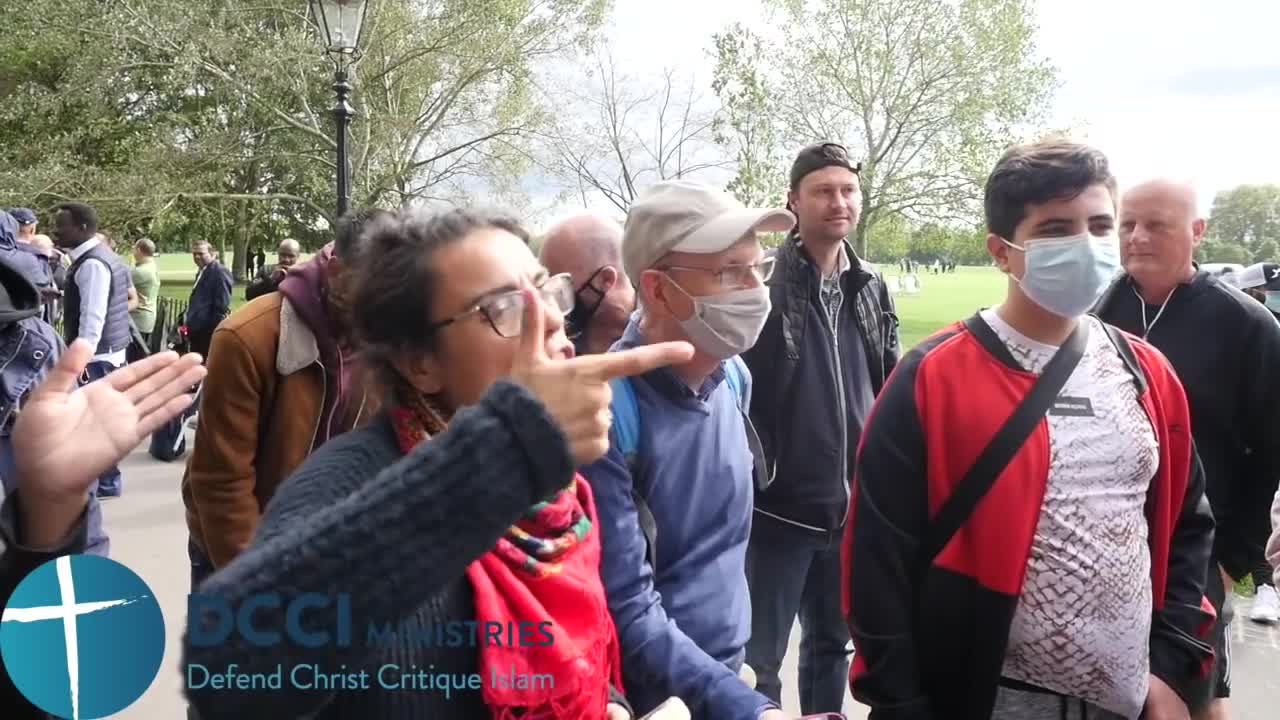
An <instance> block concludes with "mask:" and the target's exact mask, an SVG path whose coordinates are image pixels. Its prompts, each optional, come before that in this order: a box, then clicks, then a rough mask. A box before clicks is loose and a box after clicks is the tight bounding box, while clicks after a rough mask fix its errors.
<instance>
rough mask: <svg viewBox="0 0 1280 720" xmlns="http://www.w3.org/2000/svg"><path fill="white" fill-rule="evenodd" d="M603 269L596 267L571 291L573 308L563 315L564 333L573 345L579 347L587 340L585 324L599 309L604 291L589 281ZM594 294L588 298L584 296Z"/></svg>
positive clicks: (586, 324)
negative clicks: (585, 279) (584, 280)
mask: <svg viewBox="0 0 1280 720" xmlns="http://www.w3.org/2000/svg"><path fill="white" fill-rule="evenodd" d="M601 270H604V268H603V267H601V268H597V269H596V271H595V272H593V273H591V276H590V277H588V278H587V281H586V282H584V283H582V285H580V286H579V287H578V289H577V290H575V291H574V293H573V309H572V310H570V311H569V314H568V315H566V316H565V318H564V322H565V334H566V335H568V336H569V339H570V340H572V341H573V344H574V347H575V348H578V349H581V348H582V347H583V346H584V345H585V343H586V340H587V326H588V325H590V323H591V318H592V317H593V316H594V315H595V314H596V311H597V310H599V309H600V303H602V302H604V291H603V290H601V289H600V288H598V287H596V286H595V285H592V284H591V283H592V282H593V281H594V280H595V279H596V276H597V275H599V274H600V271H601ZM587 295H591V296H594V297H592V298H591V299H588V298H587V297H586V296H587Z"/></svg>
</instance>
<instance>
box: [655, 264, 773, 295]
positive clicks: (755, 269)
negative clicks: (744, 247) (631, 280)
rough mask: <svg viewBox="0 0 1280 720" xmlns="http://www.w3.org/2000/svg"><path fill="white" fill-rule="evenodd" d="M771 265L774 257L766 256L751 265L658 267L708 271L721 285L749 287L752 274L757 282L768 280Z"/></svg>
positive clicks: (771, 272) (770, 274)
mask: <svg viewBox="0 0 1280 720" xmlns="http://www.w3.org/2000/svg"><path fill="white" fill-rule="evenodd" d="M773 266H774V259H773V258H771V257H768V258H765V259H763V260H761V261H760V262H758V263H753V264H751V265H730V266H728V267H724V268H719V269H714V270H713V269H711V268H700V267H687V266H683V265H668V266H666V267H664V268H659V269H661V270H681V271H684V272H701V273H709V274H711V275H713V276H714V277H715V279H716V282H718V283H719V284H720V286H721V287H727V288H744V287H749V286H750V285H751V284H752V283H751V281H752V276H754V277H755V279H756V280H758V281H759V282H762V283H765V282H769V278H771V277H773Z"/></svg>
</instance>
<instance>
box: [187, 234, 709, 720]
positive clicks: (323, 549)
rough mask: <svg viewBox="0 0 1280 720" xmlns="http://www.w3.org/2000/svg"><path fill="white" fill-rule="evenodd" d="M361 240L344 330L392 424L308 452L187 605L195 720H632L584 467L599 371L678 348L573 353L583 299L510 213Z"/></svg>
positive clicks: (640, 365)
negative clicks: (581, 473) (253, 529)
mask: <svg viewBox="0 0 1280 720" xmlns="http://www.w3.org/2000/svg"><path fill="white" fill-rule="evenodd" d="M369 232H370V236H369V238H368V239H367V242H366V243H365V248H366V250H365V251H364V253H363V258H362V261H361V263H360V265H359V266H358V268H357V270H356V280H355V288H356V289H355V293H354V298H353V299H354V303H353V306H354V308H355V310H354V325H355V330H356V333H357V337H358V338H359V341H360V343H361V352H362V353H363V357H364V358H365V362H366V364H367V365H368V366H369V367H371V368H373V369H374V370H375V371H376V377H375V379H374V381H375V382H377V383H378V385H379V387H380V389H381V390H383V391H384V392H385V395H386V402H385V403H384V405H383V407H384V408H385V409H384V411H383V412H382V413H381V414H380V415H379V416H377V417H376V418H375V419H373V420H372V421H371V422H370V424H368V425H367V426H365V427H363V428H360V429H357V430H354V431H352V432H350V433H348V434H346V435H344V436H341V437H339V438H337V439H334V440H332V441H330V442H328V443H326V444H325V445H324V447H322V448H320V450H318V451H317V452H316V453H315V454H313V455H312V456H311V457H310V458H308V460H307V462H306V463H305V464H304V465H303V466H302V467H301V468H300V469H299V470H298V471H297V472H296V473H295V474H294V475H293V476H292V477H291V478H289V480H287V481H286V482H285V484H284V485H283V486H282V487H281V489H280V490H279V491H278V492H277V494H276V496H275V497H274V498H273V500H272V502H271V504H270V505H269V506H268V507H267V509H266V513H265V515H264V518H263V522H262V525H261V527H260V528H259V529H258V532H257V535H256V537H255V539H254V543H253V545H252V546H251V547H250V549H249V550H247V551H246V552H245V553H243V554H242V555H241V556H239V557H238V558H237V559H236V560H235V561H234V562H233V563H232V564H230V565H229V566H227V567H226V568H224V569H223V570H222V571H220V572H218V573H217V574H215V575H214V576H213V577H211V578H210V579H209V580H208V581H207V582H206V583H205V584H204V585H203V586H202V587H201V596H214V597H213V598H208V597H203V598H202V597H196V598H194V599H193V600H192V602H191V607H190V610H189V614H190V615H191V616H192V618H191V619H189V621H188V622H189V623H190V625H189V628H188V635H187V638H186V657H185V663H184V666H183V672H184V675H185V680H186V686H187V688H188V695H189V696H190V698H191V699H192V701H193V702H194V704H195V705H196V707H197V708H198V711H199V714H200V716H201V717H203V718H206V720H208V719H210V718H217V717H240V718H243V717H254V718H257V717H263V718H266V717H270V718H297V717H308V718H359V719H360V720H363V719H364V718H379V719H380V720H381V719H383V718H392V719H395V718H406V719H408V718H431V719H432V720H441V719H444V720H447V719H449V718H477V717H493V718H501V719H503V720H511V719H514V718H524V719H528V720H540V719H543V718H546V719H551V718H568V719H584V720H601V719H603V718H606V717H607V718H625V717H627V716H628V715H627V713H626V711H625V710H624V709H623V707H622V706H621V705H619V704H617V703H620V702H621V698H620V696H619V695H617V694H616V689H617V688H618V687H619V685H620V683H619V680H618V679H619V674H620V667H619V659H618V643H617V636H616V632H615V630H614V627H613V622H612V620H611V618H610V616H609V611H608V607H607V604H606V600H605V594H604V589H603V586H602V584H601V581H600V577H599V565H600V541H599V532H598V530H597V527H596V525H597V521H596V515H595V506H594V503H593V500H592V494H591V489H590V487H589V486H588V485H587V483H586V482H585V481H584V480H582V478H580V477H578V476H577V475H576V473H575V471H574V468H575V467H577V466H578V465H581V464H584V463H586V462H589V461H591V460H594V459H595V458H597V457H599V456H600V455H602V454H603V453H604V452H605V450H606V449H607V446H608V428H609V423H610V421H611V418H610V416H609V412H608V403H609V391H608V386H607V383H608V380H609V379H610V378H613V377H619V376H623V375H632V374H637V373H642V372H647V371H648V370H651V369H653V368H655V367H660V366H663V365H668V364H671V363H679V362H685V361H687V360H688V358H689V357H690V356H691V355H692V348H691V347H690V346H688V345H687V344H685V343H669V344H666V345H663V346H649V347H647V348H641V349H638V350H637V351H636V352H631V353H614V354H609V355H600V356H592V357H583V358H574V352H573V346H572V344H571V343H570V342H569V341H568V339H567V338H566V337H565V335H564V329H563V316H564V314H565V313H566V312H568V311H569V310H570V309H571V308H572V304H573V286H572V284H571V282H570V280H569V278H568V276H567V275H555V276H552V275H548V273H547V272H546V270H545V269H544V268H542V266H540V265H539V264H538V262H537V260H536V259H535V258H534V256H533V254H532V253H531V252H530V251H529V249H528V247H527V244H526V243H527V239H528V236H527V235H526V233H525V232H524V231H523V230H522V229H521V228H520V227H519V226H518V225H517V224H516V223H515V222H513V221H511V220H508V219H505V218H502V217H497V216H489V215H484V214H478V213H475V212H471V211H465V210H454V211H451V212H447V213H444V214H441V215H436V216H429V215H424V214H420V213H417V212H413V211H408V212H406V213H404V214H402V215H400V216H398V217H396V218H395V219H393V220H384V221H382V222H381V223H379V224H378V225H375V226H374V227H373V228H372V229H371V230H370V231H369ZM642 351H643V352H642ZM210 608H212V610H211V609H210ZM246 618H247V619H246ZM232 620H234V621H236V622H230V621H232ZM246 625H248V626H251V627H246Z"/></svg>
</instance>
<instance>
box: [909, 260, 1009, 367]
mask: <svg viewBox="0 0 1280 720" xmlns="http://www.w3.org/2000/svg"><path fill="white" fill-rule="evenodd" d="M885 273H886V275H888V276H893V275H897V274H899V273H898V270H897V268H896V267H893V266H889V267H886V268H885ZM918 277H919V278H920V284H921V291H920V293H919V294H916V295H907V294H905V293H901V294H899V295H897V296H895V297H894V302H895V303H897V309H898V320H899V322H900V323H901V334H902V347H903V349H904V350H907V349H910V348H912V347H915V345H916V344H917V343H919V342H920V341H921V340H923V339H925V338H926V337H928V336H929V335H932V334H933V333H934V332H936V331H937V330H938V329H939V328H942V327H943V326H945V325H948V324H950V323H953V322H955V321H957V320H962V319H964V318H966V317H969V316H970V315H972V314H973V312H974V311H975V310H977V309H978V308H982V307H990V306H992V305H995V304H997V303H999V302H1000V301H1001V300H1003V299H1004V293H1005V279H1004V275H1003V274H1001V273H1000V272H999V271H998V270H996V269H995V268H992V267H961V268H956V271H955V272H953V273H945V274H942V275H934V274H932V273H928V272H923V273H919V274H918Z"/></svg>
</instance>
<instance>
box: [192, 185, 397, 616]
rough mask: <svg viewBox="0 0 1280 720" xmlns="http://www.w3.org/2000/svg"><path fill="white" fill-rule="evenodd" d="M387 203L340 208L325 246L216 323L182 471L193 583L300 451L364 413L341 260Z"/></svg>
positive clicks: (253, 524) (241, 531)
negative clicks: (348, 210)
mask: <svg viewBox="0 0 1280 720" xmlns="http://www.w3.org/2000/svg"><path fill="white" fill-rule="evenodd" d="M386 214H387V213H386V212H385V211H382V210H366V211H360V212H358V213H356V214H353V215H348V216H346V217H343V218H342V219H340V220H339V221H338V225H337V232H336V238H335V240H334V242H333V243H332V244H331V245H330V246H329V247H326V248H325V250H323V251H321V252H320V253H319V254H318V255H317V256H316V257H315V258H314V259H313V260H311V261H310V262H307V263H305V264H302V265H298V266H296V267H294V268H291V269H290V270H289V273H288V275H287V276H286V277H285V278H284V280H283V281H282V282H281V283H280V286H279V288H278V290H277V291H276V292H273V293H269V294H267V295H263V296H262V297H259V298H257V299H255V300H253V301H252V302H250V303H249V304H247V305H245V306H244V307H242V308H240V309H239V310H237V311H236V312H235V313H233V314H232V315H231V316H230V317H229V318H227V319H226V320H225V321H223V322H222V324H221V325H219V326H218V329H217V330H216V331H215V332H214V334H213V340H212V343H211V346H210V347H211V349H210V352H209V357H210V362H209V366H208V367H209V375H208V378H207V379H206V380H205V383H204V387H203V389H202V391H201V401H200V424H199V426H198V427H197V429H196V437H195V447H194V448H193V450H192V453H191V458H190V460H189V462H188V464H187V471H186V474H185V475H184V477H183V480H182V501H183V504H185V505H186V507H187V529H188V531H189V532H190V542H189V543H188V552H189V554H190V556H191V586H192V589H193V590H194V589H195V588H196V586H198V585H199V584H200V582H201V581H203V580H204V578H205V577H207V576H208V575H210V574H211V573H212V572H213V571H215V570H217V569H218V568H221V567H223V566H225V565H226V564H227V563H229V562H231V561H232V560H233V559H234V558H235V557H236V555H238V554H240V552H241V551H243V550H244V549H245V547H247V546H248V545H249V541H250V540H251V539H252V538H253V533H254V531H255V530H256V529H257V527H258V521H259V519H261V517H262V512H263V509H264V508H265V507H266V505H267V502H268V501H269V500H271V496H272V495H273V494H274V493H275V491H276V488H277V487H279V486H280V483H282V482H283V481H284V480H285V478H287V477H289V475H290V474H291V473H292V472H293V471H294V470H295V469H297V467H298V466H299V465H301V464H302V461H303V460H305V459H306V457H307V456H308V455H309V454H311V453H312V452H313V451H314V450H315V449H316V448H318V447H320V446H321V445H322V444H324V443H325V442H326V441H327V440H329V439H330V438H333V437H335V436H337V435H340V434H341V433H344V432H346V431H348V430H350V429H351V428H352V427H354V426H355V425H356V424H357V423H358V422H359V421H360V418H361V417H368V416H369V414H370V408H369V407H367V403H366V398H365V395H364V391H363V388H362V385H363V384H362V383H361V382H360V378H359V377H358V376H357V375H356V371H355V369H354V366H355V365H356V363H355V362H353V360H354V358H353V353H352V350H351V348H350V346H349V344H348V342H347V332H346V328H347V323H346V321H345V318H346V317H347V313H346V310H345V309H344V304H345V300H344V296H345V295H346V293H345V280H346V277H347V273H346V271H345V267H346V266H348V265H349V264H350V262H351V260H352V259H353V258H354V257H355V253H356V251H357V249H358V248H357V242H358V240H359V238H360V236H361V234H362V230H363V228H364V227H365V226H366V225H367V224H369V223H371V222H372V221H374V220H375V219H377V218H378V217H379V216H382V215H386Z"/></svg>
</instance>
